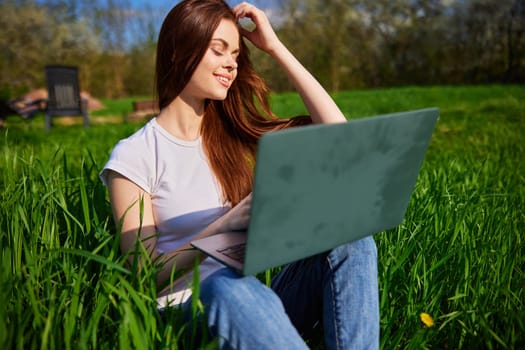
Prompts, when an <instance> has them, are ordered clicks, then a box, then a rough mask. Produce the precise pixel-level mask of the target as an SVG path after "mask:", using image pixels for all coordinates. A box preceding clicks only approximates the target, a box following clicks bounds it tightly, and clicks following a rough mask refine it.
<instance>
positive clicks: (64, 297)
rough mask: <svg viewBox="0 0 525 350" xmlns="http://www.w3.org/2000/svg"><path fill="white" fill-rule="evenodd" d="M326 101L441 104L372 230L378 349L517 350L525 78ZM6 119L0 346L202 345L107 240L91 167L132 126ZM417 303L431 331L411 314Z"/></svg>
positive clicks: (0, 178)
mask: <svg viewBox="0 0 525 350" xmlns="http://www.w3.org/2000/svg"><path fill="white" fill-rule="evenodd" d="M334 98H335V99H336V101H337V103H338V104H339V105H340V106H341V108H342V109H343V111H344V112H345V114H346V115H348V116H349V117H350V118H357V117H364V116H368V115H374V114H379V113H389V112H397V111H401V110H408V109H416V108H423V107H429V106H437V107H439V108H440V110H441V117H440V120H439V122H438V125H437V127H436V130H435V133H434V135H433V139H432V141H431V144H430V147H429V151H428V153H427V157H426V160H425V163H424V165H423V168H422V170H421V173H420V176H419V179H418V182H417V185H416V188H415V191H414V194H413V197H412V200H411V202H410V205H409V208H408V211H407V214H406V218H405V220H404V221H403V223H402V224H401V225H400V226H399V227H398V228H396V229H394V230H391V231H388V232H382V233H379V234H377V235H376V236H375V238H376V242H377V244H378V252H379V286H380V297H381V301H380V302H381V334H382V336H381V346H382V348H383V349H394V348H400V349H415V348H418V349H420V348H439V349H441V348H451V349H460V348H464V349H471V348H486V349H517V348H522V347H524V346H525V309H524V300H525V291H524V290H525V289H524V287H525V271H524V269H525V264H524V263H525V258H524V256H525V245H524V242H523V238H522V234H523V233H524V230H525V175H524V174H525V164H524V161H523V159H525V142H524V141H525V140H524V139H525V88H524V87H522V86H478V87H426V88H419V87H408V88H398V89H385V90H370V91H353V92H341V93H338V94H336V95H334ZM109 105H111V103H110V104H109ZM114 105H115V106H118V108H117V107H115V110H114V111H112V109H111V108H112V107H110V108H109V109H108V110H106V111H103V112H100V113H99V115H101V116H112V115H121V114H122V113H125V112H126V111H124V109H125V107H124V106H125V105H127V102H126V103H121V102H118V101H116V102H114ZM272 105H273V108H274V110H275V111H276V113H277V114H278V115H281V116H292V115H296V114H302V113H305V111H304V108H303V107H302V106H301V103H300V100H299V98H298V97H297V95H296V94H280V95H275V96H274V97H273V99H272ZM7 125H8V127H7V129H6V130H4V131H2V133H1V134H0V135H1V136H0V142H1V143H0V147H1V149H2V152H1V156H0V186H1V187H0V188H1V189H2V191H1V193H0V196H1V197H0V300H3V301H5V302H4V306H2V307H0V345H1V346H2V348H6V349H36V348H43V349H48V348H65V349H94V348H96V349H99V348H100V349H115V348H123V349H124V348H125V349H128V348H140V349H176V348H194V347H206V345H198V344H208V343H209V341H208V340H207V339H205V340H204V341H201V340H200V339H191V338H187V337H184V336H183V334H185V329H186V328H187V327H191V326H192V324H191V323H189V324H187V323H185V322H183V320H182V319H181V317H182V316H181V314H180V312H178V310H172V311H170V312H168V313H167V314H163V315H161V314H159V312H158V311H157V309H156V304H155V287H154V275H155V273H156V271H157V269H158V266H157V264H156V263H155V262H151V263H150V264H148V265H146V266H145V267H144V268H143V269H140V270H139V269H138V268H136V265H133V264H132V265H127V264H126V263H125V259H126V258H125V257H123V256H122V255H121V254H120V252H119V249H118V231H117V230H116V228H115V225H114V224H113V222H112V219H111V210H110V206H109V203H108V200H107V194H106V189H105V188H104V187H103V186H102V184H101V183H100V181H99V179H98V172H99V170H100V169H101V167H102V166H103V164H104V163H105V161H106V160H107V157H108V155H109V152H110V150H111V148H112V147H113V145H114V144H115V143H116V142H117V141H118V140H119V139H121V138H123V137H125V136H126V135H129V134H130V133H131V132H133V130H136V129H137V128H139V127H140V125H141V124H118V125H115V124H107V125H106V124H94V125H93V126H92V127H91V128H89V129H87V130H86V129H83V128H82V127H81V126H76V125H75V126H62V125H57V126H56V127H55V128H53V129H52V130H51V132H50V133H45V132H44V131H43V120H42V118H41V116H39V117H36V118H34V119H32V120H29V121H23V122H22V121H19V120H16V119H14V120H13V118H10V119H8V124H7ZM270 273H271V272H270ZM265 276H266V275H265ZM263 277H264V276H263ZM198 306H199V305H194V308H195V310H196V311H197V310H198V309H199V307H198ZM349 312H351V310H349ZM422 312H425V313H428V314H430V315H431V316H432V317H433V318H434V321H435V324H434V326H432V327H427V326H425V325H424V324H423V323H422V322H421V320H420V318H419V315H420V313H422ZM190 333H191V332H190ZM208 346H209V347H214V346H215V344H214V343H213V342H211V344H209V345H208Z"/></svg>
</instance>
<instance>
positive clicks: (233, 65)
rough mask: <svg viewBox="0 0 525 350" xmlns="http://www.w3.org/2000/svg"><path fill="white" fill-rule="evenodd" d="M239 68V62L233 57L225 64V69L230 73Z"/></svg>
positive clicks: (229, 56) (229, 57)
mask: <svg viewBox="0 0 525 350" xmlns="http://www.w3.org/2000/svg"><path fill="white" fill-rule="evenodd" d="M238 67H239V64H238V63H237V60H236V59H235V58H234V57H233V56H231V55H228V59H227V61H226V63H225V68H226V69H228V70H229V71H232V70H235V69H237V68H238Z"/></svg>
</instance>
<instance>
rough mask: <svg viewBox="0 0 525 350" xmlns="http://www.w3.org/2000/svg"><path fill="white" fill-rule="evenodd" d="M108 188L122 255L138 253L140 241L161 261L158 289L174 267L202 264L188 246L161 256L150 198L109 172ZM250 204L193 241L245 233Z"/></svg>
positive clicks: (245, 201) (245, 202) (241, 205)
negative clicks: (237, 231) (222, 233)
mask: <svg viewBox="0 0 525 350" xmlns="http://www.w3.org/2000/svg"><path fill="white" fill-rule="evenodd" d="M108 187H109V196H110V201H111V206H112V208H113V216H114V219H115V222H116V223H117V224H121V225H122V227H121V238H120V248H121V251H122V252H123V253H133V252H135V245H136V243H137V239H140V240H141V241H142V243H143V245H144V247H145V249H146V251H147V252H148V254H149V256H150V258H151V259H152V260H154V259H157V258H158V259H159V262H160V263H162V264H163V267H162V269H161V270H160V271H159V273H158V275H157V286H158V287H163V286H164V285H165V284H166V283H167V282H168V281H169V279H170V276H171V272H172V269H173V268H174V267H175V268H176V269H177V270H179V271H181V270H182V271H186V270H189V269H191V268H193V266H194V263H195V259H199V260H202V259H203V258H204V256H202V254H200V253H199V252H198V251H196V250H195V249H193V248H192V247H191V246H190V245H189V244H186V245H184V246H182V247H180V248H179V249H177V250H175V251H172V252H169V253H166V254H162V255H159V254H158V253H157V249H156V246H157V231H156V225H155V220H154V216H153V207H152V203H151V196H150V194H149V193H147V192H146V191H144V190H143V189H142V188H140V187H139V186H138V185H136V184H135V183H134V182H132V181H130V180H129V179H128V178H126V177H124V176H122V175H120V174H118V173H116V172H114V171H110V172H109V174H108ZM250 202H251V195H250V196H248V197H246V198H245V199H243V200H242V201H241V202H240V203H239V204H238V205H237V206H235V207H234V208H232V209H231V210H229V211H228V212H227V213H226V214H225V215H223V216H222V217H220V218H219V219H217V220H216V221H214V222H213V223H212V224H210V225H209V226H207V227H206V228H205V229H204V230H202V231H201V232H200V233H199V234H198V235H196V237H195V238H194V239H198V238H203V237H206V236H211V235H213V234H216V233H219V232H227V231H233V230H243V229H246V228H247V227H248V221H249V208H250ZM141 206H142V210H141ZM141 212H142V215H141ZM132 259H133V256H130V260H132ZM139 261H140V259H139Z"/></svg>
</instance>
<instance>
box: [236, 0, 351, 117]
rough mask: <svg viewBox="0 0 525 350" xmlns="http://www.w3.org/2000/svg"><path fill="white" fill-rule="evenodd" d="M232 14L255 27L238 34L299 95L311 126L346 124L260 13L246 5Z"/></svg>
mask: <svg viewBox="0 0 525 350" xmlns="http://www.w3.org/2000/svg"><path fill="white" fill-rule="evenodd" d="M233 11H234V13H235V14H236V16H237V18H243V17H248V18H250V19H251V20H252V21H253V22H254V23H255V25H256V28H255V29H254V30H253V31H248V30H245V29H242V28H241V29H240V31H241V34H242V35H244V36H245V37H246V38H248V40H250V41H251V42H252V43H253V44H254V45H255V46H257V47H258V48H259V49H261V50H263V51H264V52H266V53H268V54H269V55H271V56H272V57H273V58H274V59H275V60H276V61H277V62H278V63H279V65H280V66H281V68H282V69H283V70H284V72H285V73H286V75H287V76H288V79H290V81H291V83H292V84H293V86H294V87H295V88H296V89H297V91H298V92H299V95H301V98H302V99H303V101H304V104H305V106H306V108H307V109H308V112H309V113H310V116H311V117H312V120H313V122H314V123H341V122H345V121H346V118H345V116H344V115H343V113H342V112H341V110H340V109H339V107H338V106H337V105H336V104H335V102H334V100H333V99H332V97H331V96H330V95H329V94H328V92H326V90H325V89H324V88H323V87H322V85H321V84H320V83H319V82H318V81H317V80H316V79H315V77H314V76H313V75H312V74H311V73H310V72H309V71H308V70H307V69H306V68H305V67H304V66H303V65H302V64H301V63H300V62H299V61H298V60H297V59H296V58H295V56H294V55H293V54H292V53H291V52H290V51H289V50H288V48H286V46H284V44H283V43H282V42H281V41H280V40H279V38H278V37H277V35H276V34H275V32H274V30H273V29H272V27H271V24H270V22H269V20H268V18H267V17H266V15H265V13H264V12H263V11H261V10H259V9H258V8H256V7H254V6H252V5H250V4H247V3H241V4H239V5H237V6H235V7H234V8H233Z"/></svg>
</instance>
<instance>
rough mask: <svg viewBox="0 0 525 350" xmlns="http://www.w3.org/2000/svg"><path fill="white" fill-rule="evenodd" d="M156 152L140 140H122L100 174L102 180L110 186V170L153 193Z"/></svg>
mask: <svg viewBox="0 0 525 350" xmlns="http://www.w3.org/2000/svg"><path fill="white" fill-rule="evenodd" d="M154 158H155V157H154V152H150V149H149V147H147V146H146V144H145V143H144V142H142V140H141V139H140V138H137V137H135V138H130V139H125V140H121V141H120V142H119V143H117V145H116V146H115V148H114V149H113V151H112V152H111V155H110V157H109V160H108V162H107V163H106V165H105V166H104V168H103V169H102V171H101V172H100V179H101V180H102V182H103V183H104V185H106V186H107V185H108V173H109V170H112V171H115V172H117V173H119V174H120V175H122V176H124V177H126V178H128V179H129V180H131V181H132V182H134V183H135V184H136V185H137V186H139V187H141V188H142V189H143V190H144V191H146V192H148V193H152V190H153V184H154V178H155V176H154V169H155V167H154Z"/></svg>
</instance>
